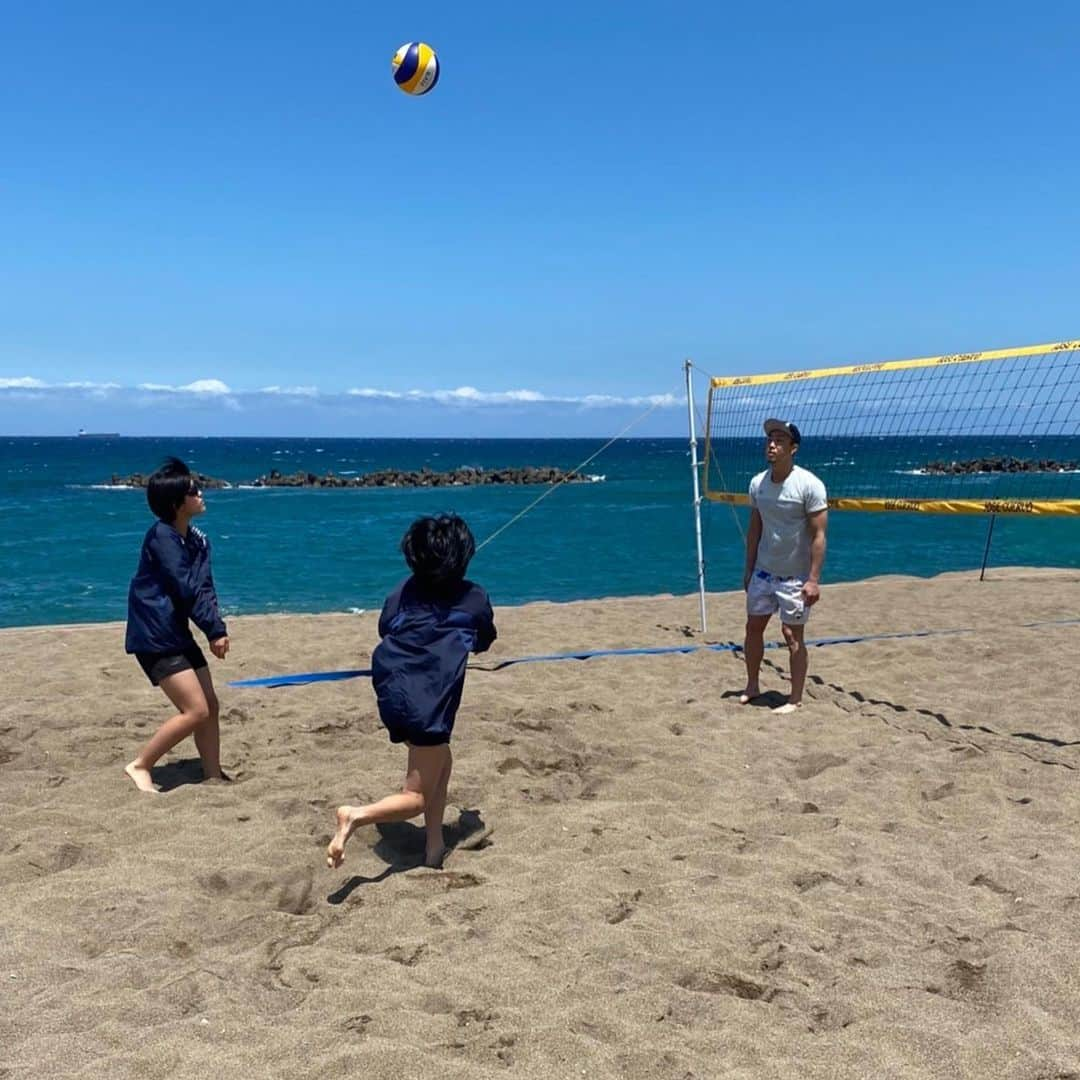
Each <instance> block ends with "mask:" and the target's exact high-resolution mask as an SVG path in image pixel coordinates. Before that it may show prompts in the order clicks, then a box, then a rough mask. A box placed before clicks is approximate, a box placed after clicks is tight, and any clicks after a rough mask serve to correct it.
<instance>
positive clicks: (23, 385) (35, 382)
mask: <svg viewBox="0 0 1080 1080" xmlns="http://www.w3.org/2000/svg"><path fill="white" fill-rule="evenodd" d="M47 387H48V383H44V382H42V381H41V380H40V379H34V378H31V376H29V375H23V376H21V377H20V378H17V379H0V390H45V389H46V388H47Z"/></svg>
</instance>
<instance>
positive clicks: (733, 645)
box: [228, 619, 1080, 688]
mask: <svg viewBox="0 0 1080 1080" xmlns="http://www.w3.org/2000/svg"><path fill="white" fill-rule="evenodd" d="M1076 623H1080V619H1050V620H1046V621H1042V622H1032V623H1021V627H1022V628H1023V629H1031V628H1033V627H1038V626H1070V625H1073V624H1076ZM974 632H975V627H971V626H965V627H961V628H958V629H955V630H901V631H898V632H896V633H889V634H859V635H857V636H852V637H827V638H815V639H814V640H812V641H808V642H806V646H807V648H814V649H820V648H822V647H824V646H826V645H857V644H858V643H859V642H862V641H886V640H889V639H895V638H915V637H941V636H944V635H947V634H972V633H974ZM765 648H766V649H782V648H785V645H784V643H783V642H782V641H769V642H766V643H765ZM741 649H742V644H741V643H740V642H737V641H723V642H715V643H713V644H710V645H654V646H650V647H642V648H636V649H585V650H582V651H581V652H567V653H545V654H542V655H539V656H518V657H515V658H514V659H512V660H501V661H500V662H499V663H497V664H495V665H494V666H493V667H477V668H474V670H477V671H501V670H502V669H503V668H507V667H510V666H511V665H513V664H539V663H547V662H548V661H551V660H591V659H593V658H594V657H597V656H661V655H663V654H665V653H692V652H701V651H703V650H704V651H709V652H738V651H739V650H741ZM370 676H371V669H370V668H358V669H356V670H353V671H309V672H306V673H303V674H299V675H267V676H266V677H264V678H261V679H237V680H235V681H233V682H231V683H229V684H228V685H229V686H235V687H240V688H243V687H255V686H268V687H269V686H302V685H304V684H305V683H314V682H337V681H338V680H339V679H358V678H362V677H370Z"/></svg>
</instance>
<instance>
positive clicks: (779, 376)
mask: <svg viewBox="0 0 1080 1080" xmlns="http://www.w3.org/2000/svg"><path fill="white" fill-rule="evenodd" d="M1063 352H1080V340H1076V341H1057V342H1052V343H1050V344H1048V345H1026V346H1024V347H1023V348H1019V349H991V350H988V351H986V352H970V353H949V354H946V355H945V356H923V357H919V358H917V359H915V360H883V361H881V362H880V363H876V364H850V365H847V366H845V367H830V368H810V369H808V370H805V371H776V372H771V373H769V374H767V375H735V376H731V377H727V376H715V377H714V378H712V379H711V380H710V385H711V386H712V387H713V388H714V389H721V388H726V387H732V386H763V385H765V384H766V383H778V382H797V381H800V380H803V379H827V378H832V377H833V376H836V375H865V374H867V373H868V372H872V371H905V370H910V369H913V368H928V367H938V366H943V365H946V364H975V363H983V362H985V361H988V360H1011V359H1015V358H1017V357H1021V356H1052V355H1055V354H1057V353H1063Z"/></svg>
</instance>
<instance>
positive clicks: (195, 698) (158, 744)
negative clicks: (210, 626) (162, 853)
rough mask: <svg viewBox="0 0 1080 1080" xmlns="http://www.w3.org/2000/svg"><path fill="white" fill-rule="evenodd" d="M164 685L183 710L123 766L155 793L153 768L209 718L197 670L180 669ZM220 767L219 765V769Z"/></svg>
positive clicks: (137, 783)
mask: <svg viewBox="0 0 1080 1080" xmlns="http://www.w3.org/2000/svg"><path fill="white" fill-rule="evenodd" d="M161 689H162V690H164V691H165V695H166V697H168V699H169V700H170V701H171V702H172V703H173V704H174V705H175V706H176V708H177V709H179V710H180V711H179V712H178V713H177V714H176V715H175V716H173V717H171V718H170V719H168V720H166V721H165V723H164V724H162V725H161V727H159V728H158V729H157V731H156V732H154V734H153V735H152V736H151V738H150V741H149V742H148V743H147V744H146V745H145V746H144V747H143V748H142V750H140V751H139V756H138V757H137V758H135V760H134V761H131V762H128V764H127V765H125V766H124V772H125V773H127V775H128V776H129V777H130V778H131V780H132V781H133V782H134V784H135V786H136V787H137V788H138V789H139V790H140V791H146V792H151V793H154V792H156V791H157V788H155V787H154V781H153V780H152V779H151V777H150V770H151V769H152V768H153V767H154V764H155V763H156V762H157V760H158V758H160V757H161V756H162V755H163V754H167V753H168V752H169V751H170V750H171V749H172V748H173V747H174V746H175V745H176V744H177V743H178V742H180V741H181V740H183V739H186V738H187V737H188V736H189V735H191V734H192V733H193V732H194V731H195V730H196V729H197V728H198V727H199V726H200V725H201V724H205V723H207V722H208V721H209V719H210V709H209V706H208V705H207V704H206V696H205V694H204V693H203V688H202V684H201V683H200V682H199V678H198V676H197V675H196V673H195V672H194V671H192V670H191V669H190V668H188V669H187V670H186V671H178V672H177V673H176V674H175V675H169V676H167V677H166V678H164V679H162V680H161ZM219 771H220V769H219Z"/></svg>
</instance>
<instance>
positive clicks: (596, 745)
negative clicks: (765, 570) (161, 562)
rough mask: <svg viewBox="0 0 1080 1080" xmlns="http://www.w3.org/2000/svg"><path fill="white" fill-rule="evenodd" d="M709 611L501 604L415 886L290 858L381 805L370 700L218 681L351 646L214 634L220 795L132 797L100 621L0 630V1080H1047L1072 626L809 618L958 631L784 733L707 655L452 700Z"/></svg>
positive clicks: (854, 653)
mask: <svg viewBox="0 0 1080 1080" xmlns="http://www.w3.org/2000/svg"><path fill="white" fill-rule="evenodd" d="M496 600H497V598H496ZM742 605H743V597H742V594H741V593H729V594H715V595H711V596H710V597H709V619H710V633H709V634H707V635H702V634H700V633H695V632H694V630H693V629H692V628H693V627H695V626H696V624H697V598H696V597H693V596H690V597H672V596H662V597H648V598H635V599H627V600H623V599H611V600H603V601H595V602H593V601H589V602H580V603H574V604H546V603H541V604H530V605H527V606H524V607H518V608H504V609H497V620H498V624H499V631H500V638H499V641H498V642H497V644H496V646H495V648H494V649H493V650H492V651H491V652H490V653H488V654H485V655H484V656H481V657H477V658H476V659H475V661H474V670H472V671H471V672H470V675H469V678H468V681H467V684H466V688H465V699H464V704H463V707H462V710H461V713H460V714H459V717H458V726H457V731H456V733H455V737H454V753H455V771H454V775H453V778H452V780H451V786H450V801H451V804H452V808H451V811H450V813H449V814H448V818H447V823H448V826H450V828H449V835H450V839H451V841H452V842H456V841H458V840H461V839H462V838H463V837H464V844H461V845H459V846H458V847H456V848H455V850H453V851H452V852H451V854H450V856H449V858H448V860H447V863H446V867H445V868H444V869H443V870H441V871H435V870H427V869H424V868H422V867H418V866H417V860H418V856H419V854H420V852H421V851H422V839H421V836H422V830H421V829H420V828H419V827H418V825H413V824H402V825H397V826H393V827H389V826H388V827H384V828H383V829H382V830H381V831H380V830H376V829H374V828H367V829H362V830H360V831H358V832H357V833H356V835H355V836H354V837H353V839H352V841H351V842H350V845H349V848H348V850H347V852H346V859H345V863H344V865H343V866H342V867H341V868H340V869H339V870H334V871H331V870H328V869H327V868H326V867H325V865H324V849H325V846H326V843H327V841H328V840H329V838H330V835H331V832H332V828H333V811H334V807H335V806H336V805H337V804H338V803H342V802H354V803H355V802H359V801H363V800H367V799H371V798H374V797H378V796H380V795H382V794H385V793H388V792H389V791H391V790H395V789H396V788H397V787H398V785H399V784H400V780H401V775H402V769H403V761H404V753H403V751H402V749H401V748H399V747H393V746H391V745H390V743H389V742H388V740H387V738H386V736H385V734H384V733H383V731H382V728H381V726H380V724H379V721H378V718H377V716H376V712H375V703H374V697H373V695H372V692H371V686H370V682H369V681H368V680H366V679H355V680H351V681H347V682H337V683H327V684H322V685H312V686H304V687H297V688H288V689H276V690H265V689H261V690H250V689H248V690H241V689H230V688H228V687H226V686H225V683H226V682H227V681H228V680H229V679H234V678H245V677H253V676H259V675H268V674H274V673H279V672H290V671H309V670H326V669H336V668H349V667H358V666H364V665H365V664H366V662H367V660H368V659H369V657H370V652H371V649H372V648H373V647H374V645H375V644H376V640H377V638H376V617H377V613H367V614H364V615H361V616H335V615H324V616H283V617H250V618H237V619H234V620H232V622H231V624H230V635H231V639H232V643H233V651H232V653H231V654H230V656H229V658H228V660H227V661H226V662H224V663H218V662H216V661H211V663H212V665H213V668H212V670H213V672H214V677H215V681H216V683H217V685H218V687H219V690H220V694H221V700H222V743H223V761H224V764H225V768H226V770H227V771H228V772H229V773H231V775H232V777H233V782H232V783H229V784H220V783H219V784H198V783H193V782H190V781H192V780H193V779H195V778H197V777H198V775H199V772H198V766H197V762H196V761H195V760H194V759H195V751H194V747H193V745H192V743H191V742H190V740H189V741H188V742H187V743H185V744H181V746H179V747H178V748H177V750H176V752H174V755H173V756H172V757H171V758H170V759H169V763H163V767H161V768H159V769H158V770H157V771H156V774H155V775H156V779H157V780H159V781H160V782H161V783H162V784H163V786H165V787H168V788H170V789H171V790H169V791H168V792H167V794H164V795H161V796H150V795H141V794H139V793H138V792H137V791H136V790H135V788H134V786H133V785H132V784H131V783H130V782H129V781H128V780H127V779H126V778H125V777H124V775H123V773H122V771H121V770H122V768H123V765H124V763H125V762H127V761H129V760H130V759H131V758H132V757H133V756H134V753H135V751H136V749H137V748H138V746H139V745H140V743H141V742H142V741H143V740H144V739H145V738H146V737H147V736H148V734H149V733H150V732H151V731H152V730H153V729H154V728H155V727H156V726H157V725H158V724H160V723H161V722H162V721H163V720H164V719H166V718H167V717H168V715H169V708H168V705H167V703H166V702H165V699H164V696H163V695H162V694H161V693H160V692H159V691H156V690H153V689H152V688H151V687H150V686H149V684H148V683H147V682H146V681H145V679H144V677H143V675H142V672H141V671H140V670H139V669H138V667H137V665H136V664H135V662H134V660H133V659H132V658H130V657H126V656H124V654H123V628H122V627H121V626H119V625H117V624H109V625H98V626H91V627H78V628H40V629H26V630H9V631H3V632H0V655H2V658H3V670H4V696H3V700H2V702H0V808H2V817H0V909H2V917H0V1077H3V1078H5V1080H6V1078H15V1077H18V1078H24V1077H25V1078H30V1077H33V1078H35V1080H40V1078H43V1077H54V1076H55V1077H59V1076H83V1077H91V1076H92V1077H109V1078H110V1080H122V1078H127V1077H151V1076H152V1077H164V1076H168V1077H176V1078H189V1077H190V1078H198V1080H208V1078H215V1077H219V1076H225V1075H235V1076H239V1077H290V1078H292V1077H297V1078H309V1077H310V1078H316V1077H318V1078H320V1080H321V1078H326V1080H330V1078H336V1077H364V1078H371V1080H377V1078H382V1077H387V1078H389V1077H450V1078H458V1077H461V1078H464V1077H468V1078H473V1077H476V1078H480V1077H506V1076H521V1077H524V1078H530V1080H539V1078H563V1077H567V1078H571V1077H589V1078H608V1077H611V1078H614V1077H624V1078H654V1077H655V1078H665V1080H666V1078H671V1080H687V1078H691V1077H692V1078H712V1077H785V1078H786V1077H814V1078H818V1077H821V1078H826V1077H828V1078H836V1077H852V1078H856V1077H857V1078H863V1077H875V1078H885V1077H888V1078H892V1077H895V1078H901V1077H903V1078H922V1077H942V1078H945V1077H947V1078H954V1077H979V1078H986V1077H1006V1078H1010V1080H1011V1078H1016V1080H1037V1078H1039V1080H1050V1078H1057V1080H1063V1078H1066V1077H1080V960H1078V957H1077V946H1078V945H1080V788H1078V784H1077V778H1078V769H1080V704H1078V701H1080V675H1078V671H1080V664H1078V661H1077V654H1078V653H1080V623H1073V624H1066V623H1062V622H1059V623H1058V624H1057V625H1053V624H1049V625H1042V626H1025V625H1024V624H1026V623H1034V622H1050V621H1052V620H1066V619H1080V573H1078V572H1076V571H1048V570H1034V569H1033V570H1023V569H1016V570H1008V571H1003V570H998V571H994V572H992V573H991V574H990V575H989V577H988V580H987V581H985V582H983V583H979V582H978V580H977V575H976V574H948V575H944V576H941V577H938V578H935V579H933V580H929V581H926V580H920V579H913V578H906V577H892V576H890V577H881V578H877V579H874V580H871V581H865V582H860V583H856V584H845V585H833V586H828V587H827V588H826V589H825V590H824V594H823V599H822V602H821V604H820V606H819V607H818V608H817V609H816V610H815V614H814V617H813V619H812V621H811V624H810V627H809V629H808V637H809V638H818V637H826V636H832V635H858V634H871V633H895V632H900V631H920V630H927V629H933V630H952V629H966V628H973V629H974V632H970V633H958V634H954V635H935V636H926V637H898V638H892V639H885V640H873V641H866V642H863V643H857V644H837V645H831V646H828V647H823V648H820V649H814V650H813V651H812V653H811V658H810V660H811V678H810V682H809V686H808V697H807V704H806V706H805V707H804V708H803V709H802V710H801V711H800V712H799V713H797V714H796V715H794V716H785V717H779V716H774V715H773V714H772V713H771V712H770V711H769V709H768V707H767V706H768V704H769V703H772V704H776V703H778V702H779V701H780V700H782V697H781V695H782V694H783V692H784V689H785V680H784V678H783V675H782V671H783V670H786V667H787V664H786V655H785V654H784V653H782V652H779V651H770V652H768V653H767V654H766V666H765V671H764V686H765V688H766V689H767V690H769V691H771V692H772V693H771V696H767V697H766V698H765V699H764V700H763V702H762V703H761V704H759V705H756V706H747V707H739V706H738V705H737V704H736V695H737V693H738V691H739V690H740V688H741V686H742V679H743V668H742V663H741V659H740V658H739V656H738V654H733V653H730V652H720V653H718V652H696V653H692V654H688V655H662V656H636V657H614V658H606V659H593V660H589V661H586V662H582V661H563V662H557V663H543V664H540V663H533V664H520V665H514V666H510V667H506V668H504V669H502V670H498V671H491V670H482V669H483V668H489V669H490V668H492V667H494V666H495V665H496V664H497V663H498V662H499V661H500V660H505V659H507V658H511V657H517V656H525V655H530V654H537V653H549V652H561V651H566V650H574V649H583V648H621V647H631V646H643V645H644V646H652V645H683V644H699V643H702V642H704V641H724V640H729V639H733V638H741V636H742V621H743V616H742V610H743V607H742ZM771 629H778V628H771ZM777 636H778V634H776V633H772V634H770V637H771V638H775V637H777ZM777 665H780V666H779V667H778V666H777ZM481 827H483V828H484V829H487V828H490V829H491V832H490V835H488V836H486V837H484V838H483V839H479V842H477V841H478V838H479V837H481V836H482V835H483V834H482V833H481V832H478V831H477V830H479V829H481Z"/></svg>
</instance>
